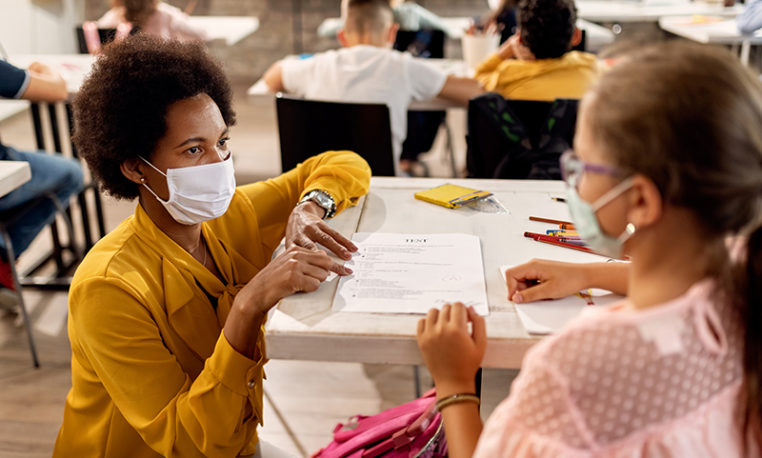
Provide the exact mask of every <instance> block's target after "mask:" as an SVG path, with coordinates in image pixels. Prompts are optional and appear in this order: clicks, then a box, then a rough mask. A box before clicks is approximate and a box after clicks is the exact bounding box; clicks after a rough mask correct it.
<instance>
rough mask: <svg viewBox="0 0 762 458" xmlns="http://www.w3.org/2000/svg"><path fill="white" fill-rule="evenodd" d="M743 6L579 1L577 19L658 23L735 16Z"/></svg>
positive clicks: (663, 0)
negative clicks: (688, 17)
mask: <svg viewBox="0 0 762 458" xmlns="http://www.w3.org/2000/svg"><path fill="white" fill-rule="evenodd" d="M741 11H743V7H742V6H741V5H735V6H732V7H729V8H725V7H723V6H722V3H705V2H701V1H695V2H688V1H685V0H677V1H671V0H652V1H649V0H644V1H628V0H579V1H577V16H578V17H580V18H582V19H585V20H587V21H592V22H657V21H658V20H659V18H662V17H665V16H685V15H713V16H723V17H735V16H736V15H738V14H739V13H740V12H741Z"/></svg>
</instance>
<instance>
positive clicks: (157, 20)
mask: <svg viewBox="0 0 762 458" xmlns="http://www.w3.org/2000/svg"><path fill="white" fill-rule="evenodd" d="M111 4H112V8H111V9H110V10H109V11H108V12H106V14H104V15H103V16H102V17H101V18H100V19H98V21H97V25H98V27H99V28H116V27H117V26H119V24H123V23H126V22H129V23H130V24H131V25H132V27H137V28H139V29H140V32H141V33H145V34H148V35H153V36H156V37H160V38H166V39H173V40H180V41H191V40H197V41H204V40H206V32H204V30H202V29H199V28H198V27H194V26H193V25H192V24H191V23H190V22H189V20H188V14H190V11H187V14H186V12H183V11H181V10H180V9H179V8H175V7H174V6H172V5H168V4H166V3H164V2H162V1H159V0H112V1H111ZM190 5H194V6H195V2H191V3H190Z"/></svg>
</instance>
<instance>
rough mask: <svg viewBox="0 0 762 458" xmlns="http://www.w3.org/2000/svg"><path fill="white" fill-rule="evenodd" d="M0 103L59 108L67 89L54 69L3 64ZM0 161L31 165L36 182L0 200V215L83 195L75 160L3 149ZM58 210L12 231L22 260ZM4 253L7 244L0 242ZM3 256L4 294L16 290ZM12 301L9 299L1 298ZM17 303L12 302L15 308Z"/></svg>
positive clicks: (34, 215)
mask: <svg viewBox="0 0 762 458" xmlns="http://www.w3.org/2000/svg"><path fill="white" fill-rule="evenodd" d="M0 97H5V98H11V99H27V100H32V101H37V102H39V101H43V102H56V101H59V100H65V99H66V83H65V82H64V80H63V78H61V76H60V75H59V74H58V73H56V72H55V71H54V70H53V69H51V68H50V67H48V66H46V65H44V64H41V63H39V62H35V63H33V64H32V65H30V66H29V69H27V70H24V69H21V68H17V67H14V66H13V65H11V64H9V63H8V62H6V61H4V60H0ZM0 160H2V161H25V162H27V163H29V167H30V169H31V172H32V178H31V179H30V180H29V181H27V182H26V183H24V184H23V185H21V187H19V188H17V189H15V190H13V191H11V192H10V193H8V194H6V195H5V196H2V197H0V212H3V211H9V210H14V209H17V208H23V207H24V206H26V205H28V204H29V202H31V201H33V200H35V199H37V198H38V197H40V196H43V195H45V194H47V193H54V194H55V195H56V197H58V200H59V201H60V202H61V204H63V205H64V206H68V205H69V199H70V198H71V197H72V196H74V195H76V194H77V193H79V192H80V191H81V190H82V185H83V178H82V167H81V166H80V164H79V162H78V161H76V160H75V159H71V158H65V157H63V156H61V155H52V154H46V153H43V152H30V151H19V150H17V149H15V148H12V147H10V146H5V145H3V144H2V143H0ZM55 214H56V206H55V204H54V203H53V202H52V201H46V202H43V203H40V204H38V205H36V206H35V207H34V210H32V211H29V212H28V213H27V214H26V215H25V216H24V217H23V218H21V219H20V220H19V221H18V222H16V224H14V225H13V226H11V227H10V228H9V232H10V235H11V243H12V244H13V252H14V254H15V255H16V257H18V256H19V255H21V253H23V252H24V250H26V249H27V247H29V244H31V243H32V240H34V238H35V237H36V236H37V234H39V233H40V231H42V230H43V229H44V228H45V226H47V225H48V224H50V223H52V222H53V220H54V219H55ZM0 247H4V241H3V240H2V238H0ZM4 255H5V251H4V250H1V251H0V291H2V290H3V289H10V290H13V289H14V285H13V278H12V277H11V266H10V264H8V262H9V260H8V259H5V258H4ZM2 298H11V295H7V294H2V295H0V301H3V303H5V301H4V300H3V299H2ZM15 301H16V298H15V296H13V303H14V304H15Z"/></svg>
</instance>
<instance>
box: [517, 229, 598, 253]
mask: <svg viewBox="0 0 762 458" xmlns="http://www.w3.org/2000/svg"><path fill="white" fill-rule="evenodd" d="M528 234H531V232H525V233H524V237H529V238H531V239H533V240H535V241H537V242H542V243H549V244H551V245H556V246H560V247H564V248H571V249H572V250H579V251H584V252H586V253H594V251H593V250H591V249H590V248H588V247H586V246H580V245H575V244H573V243H566V242H561V241H559V240H557V239H556V238H555V237H551V236H548V235H542V234H538V235H537V236H533V235H528Z"/></svg>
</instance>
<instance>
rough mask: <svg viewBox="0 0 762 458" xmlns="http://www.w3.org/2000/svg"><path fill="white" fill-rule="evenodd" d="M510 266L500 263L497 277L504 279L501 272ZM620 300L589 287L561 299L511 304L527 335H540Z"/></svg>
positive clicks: (550, 332) (617, 297)
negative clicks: (586, 312) (586, 311)
mask: <svg viewBox="0 0 762 458" xmlns="http://www.w3.org/2000/svg"><path fill="white" fill-rule="evenodd" d="M511 267H512V266H500V276H501V277H502V278H505V271H506V270H508V269H509V268H511ZM622 299H623V297H622V296H620V295H618V294H614V293H612V292H611V291H606V290H604V289H596V288H593V289H589V290H586V291H580V294H579V295H575V296H569V297H564V298H562V299H552V300H544V301H537V302H530V303H526V304H516V303H515V302H514V303H513V304H514V305H515V306H516V312H517V313H518V315H519V319H520V320H521V324H523V325H524V329H526V330H527V332H528V333H530V334H541V335H544V334H552V333H554V332H557V331H558V330H560V329H561V328H563V327H564V326H565V325H566V323H568V322H569V321H571V320H573V319H574V318H576V317H577V316H578V315H580V314H581V313H583V312H584V311H585V310H586V309H588V307H607V306H609V305H612V304H614V303H616V302H619V301H621V300H622Z"/></svg>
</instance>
